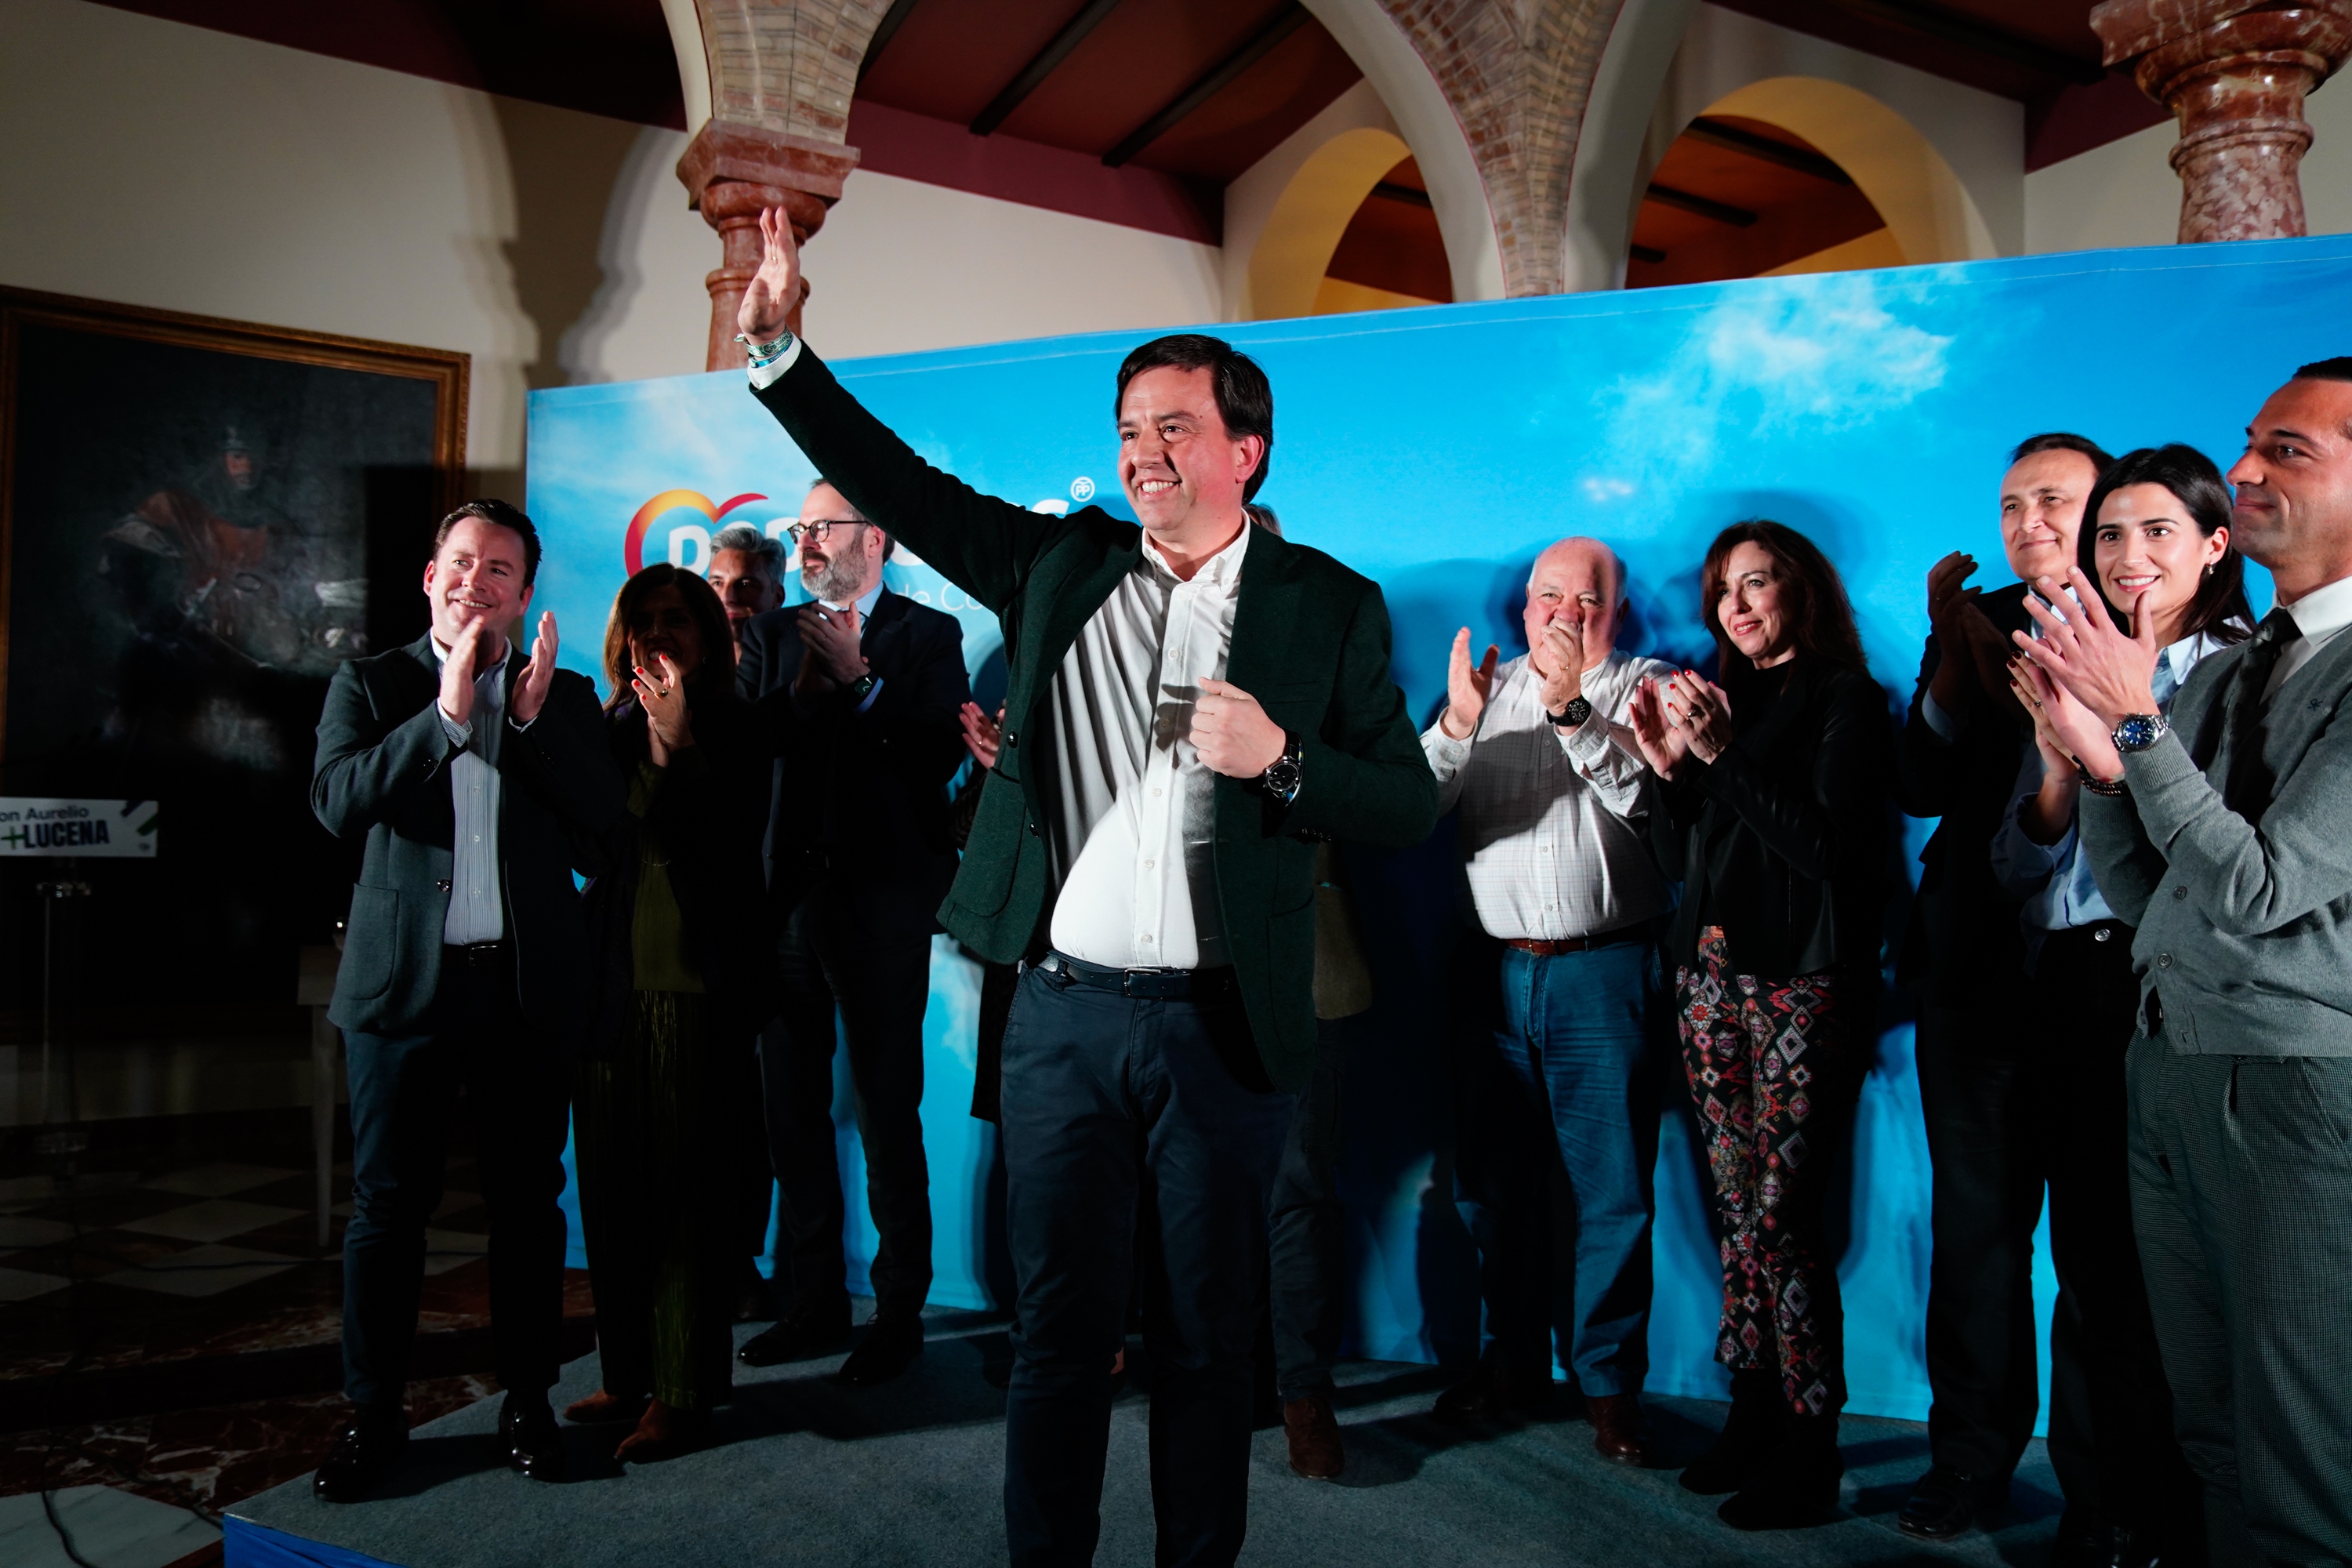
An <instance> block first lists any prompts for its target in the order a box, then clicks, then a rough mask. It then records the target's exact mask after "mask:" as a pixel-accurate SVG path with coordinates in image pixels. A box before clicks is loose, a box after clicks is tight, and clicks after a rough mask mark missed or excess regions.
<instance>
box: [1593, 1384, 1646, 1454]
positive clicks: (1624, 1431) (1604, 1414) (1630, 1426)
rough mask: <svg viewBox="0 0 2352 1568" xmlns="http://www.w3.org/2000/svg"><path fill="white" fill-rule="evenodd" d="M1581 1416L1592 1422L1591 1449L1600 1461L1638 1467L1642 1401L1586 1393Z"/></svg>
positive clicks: (1635, 1397) (1634, 1397)
mask: <svg viewBox="0 0 2352 1568" xmlns="http://www.w3.org/2000/svg"><path fill="white" fill-rule="evenodd" d="M1584 1414H1585V1415H1586V1416H1588V1417H1589V1418H1590V1419H1591V1422H1592V1448H1593V1452H1595V1453H1597V1454H1599V1455H1600V1456H1601V1458H1604V1459H1614V1460H1615V1461H1617V1463H1619V1464H1621V1465H1638V1464H1640V1463H1642V1461H1643V1458H1645V1456H1644V1455H1643V1451H1642V1400H1641V1396H1640V1395H1639V1394H1586V1395H1585V1397H1584Z"/></svg>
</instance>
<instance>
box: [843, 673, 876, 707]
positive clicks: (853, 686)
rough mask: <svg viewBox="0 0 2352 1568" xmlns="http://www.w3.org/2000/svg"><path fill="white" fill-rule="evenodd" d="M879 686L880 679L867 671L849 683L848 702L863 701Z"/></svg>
mask: <svg viewBox="0 0 2352 1568" xmlns="http://www.w3.org/2000/svg"><path fill="white" fill-rule="evenodd" d="M881 684H882V678H881V677H880V676H877V675H876V674H874V673H873V672H872V671H871V670H868V671H867V672H866V674H864V675H861V676H859V677H858V678H857V679H855V680H853V681H851V682H850V683H849V700H850V701H851V702H853V703H857V702H863V701H865V700H866V698H867V697H868V696H869V695H870V694H871V693H872V692H873V690H874V689H875V688H876V687H877V686H879V685H881Z"/></svg>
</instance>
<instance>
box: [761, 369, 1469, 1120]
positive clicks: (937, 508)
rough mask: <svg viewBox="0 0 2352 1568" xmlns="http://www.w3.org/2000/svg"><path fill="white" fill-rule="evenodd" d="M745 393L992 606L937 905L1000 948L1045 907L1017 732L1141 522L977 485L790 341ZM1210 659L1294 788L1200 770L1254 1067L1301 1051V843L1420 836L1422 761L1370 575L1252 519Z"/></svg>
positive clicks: (1302, 1062)
mask: <svg viewBox="0 0 2352 1568" xmlns="http://www.w3.org/2000/svg"><path fill="white" fill-rule="evenodd" d="M757 395H758V396H759V398H760V400H761V402H763V403H764V404H766V405H767V406H768V408H769V410H770V411H771V412H772V413H773V414H774V415H775V416H776V418H777V420H778V421H779V422H780V423H781V424H782V426H784V429H785V431H786V433H787V434H789V435H790V436H791V437H792V438H793V440H794V441H795V442H796V443H798V444H799V446H800V448H801V450H802V451H803V453H805V454H806V455H807V456H808V458H809V459H810V460H811V461H812V462H814V464H815V465H816V467H817V468H818V469H819V470H820V471H822V472H823V473H824V474H825V475H826V476H827V477H828V478H829V479H832V481H833V483H834V484H835V486H836V487H837V488H838V489H840V490H841V492H842V493H843V494H844V495H845V496H846V497H848V498H849V500H850V501H851V502H852V503H853V504H854V505H856V508H857V509H858V510H860V511H862V512H864V513H865V514H866V516H867V517H870V518H873V519H875V520H876V521H879V522H881V523H882V524H883V525H884V526H885V527H887V528H888V529H889V530H890V531H892V532H893V533H895V534H897V535H898V537H899V538H901V539H903V540H905V541H907V542H908V543H909V544H911V545H913V546H914V548H915V549H916V550H917V551H918V552H920V554H921V555H922V557H923V559H924V560H926V561H928V562H929V563H931V565H933V566H934V567H936V568H938V569H939V571H940V573H942V574H944V575H945V576H946V577H947V578H948V580H949V581H950V582H952V583H954V584H957V585H958V586H959V587H961V588H962V589H963V590H964V592H966V593H967V594H970V595H971V596H972V597H973V598H974V599H976V600H978V601H979V602H980V603H981V604H983V605H987V606H988V607H989V608H990V609H992V610H993V611H995V612H996V616H997V618H998V620H999V621H1000V622H1001V623H1002V625H1003V628H1004V647H1005V649H1006V689H1005V695H1004V744H1003V751H1002V752H1000V754H999V756H998V760H997V764H996V771H995V772H994V773H992V774H990V775H989V778H988V781H987V783H986V784H983V785H982V793H981V798H980V807H979V812H978V814H977V816H975V817H974V819H973V822H972V827H971V841H970V843H969V845H968V846H967V847H966V849H965V851H964V858H963V865H962V868H961V869H960V870H959V871H958V873H957V875H956V879H955V886H954V889H953V890H952V891H951V892H950V895H949V898H948V902H947V906H946V907H945V908H944V909H943V910H940V920H941V921H942V922H943V923H944V924H945V925H946V927H947V929H948V930H949V931H952V932H953V933H954V934H955V935H956V936H957V938H958V939H960V940H961V942H963V943H964V945H965V946H967V947H969V948H971V950H972V951H973V952H977V953H979V954H981V955H982V957H983V958H986V959H990V960H992V961H994V962H996V963H1011V962H1013V960H1015V959H1018V958H1020V957H1021V956H1022V955H1023V954H1024V952H1026V951H1027V949H1028V946H1029V943H1030V941H1031V939H1032V937H1033V936H1034V935H1035V934H1036V933H1037V932H1038V931H1040V930H1041V929H1043V922H1044V921H1045V917H1046V913H1047V908H1048V899H1047V889H1046V881H1047V871H1046V864H1045V861H1046V851H1045V838H1044V837H1043V830H1042V828H1041V827H1040V826H1039V825H1040V824H1041V823H1042V822H1043V821H1045V814H1046V812H1047V810H1048V809H1049V807H1048V805H1047V804H1046V800H1047V796H1046V793H1045V787H1044V786H1045V782H1046V781H1045V780H1044V779H1042V778H1041V777H1040V774H1041V773H1043V772H1044V771H1045V769H1048V768H1050V767H1051V766H1052V765H1053V762H1052V758H1051V756H1050V755H1046V754H1033V753H1034V752H1035V751H1036V748H1034V747H1032V746H1029V745H1026V744H1024V742H1027V741H1028V739H1029V737H1030V736H1031V734H1032V730H1033V726H1034V724H1035V723H1036V722H1037V721H1038V709H1039V705H1040V703H1041V701H1042V700H1043V699H1044V698H1045V694H1046V692H1047V691H1048V690H1049V689H1050V688H1051V685H1052V681H1053V678H1054V674H1055V671H1056V670H1057V669H1059V668H1061V664H1062V659H1063V657H1064V656H1065V655H1066V654H1067V653H1068V651H1069V649H1070V647H1071V645H1072V644H1074V643H1075V642H1076V640H1077V637H1078V632H1079V630H1080V628H1081V627H1083V626H1085V625H1086V623H1087V620H1088V619H1089V618H1091V617H1092V616H1093V615H1094V613H1095V612H1096V611H1097V609H1099V608H1100V607H1101V606H1102V605H1103V602H1104V601H1105V600H1107V599H1108V598H1109V597H1110V595H1111V593H1112V591H1113V590H1114V589H1116V588H1117V587H1118V584H1119V581H1120V580H1121V579H1122V578H1124V577H1125V576H1126V575H1127V574H1129V572H1131V571H1133V570H1134V569H1135V567H1136V565H1137V563H1139V561H1140V560H1141V559H1142V553H1143V532H1142V530H1141V529H1139V528H1138V527H1137V526H1136V525H1135V524H1134V523H1132V522H1127V521H1121V520H1119V519H1118V518H1115V517H1113V516H1111V515H1110V514H1109V513H1108V512H1107V511H1105V510H1102V509H1101V508H1100V507H1092V506H1090V507H1087V508H1085V509H1083V510H1079V511H1076V512H1074V513H1072V514H1070V515H1069V516H1067V517H1055V516H1052V515H1050V514H1047V513H1044V512H1035V511H1030V510H1026V509H1025V508H1023V507H1019V506H1016V505H1014V504H1013V503H1012V502H1011V501H1005V500H996V499H993V498H992V497H988V496H983V495H981V494H979V493H978V492H977V491H975V490H973V489H971V488H970V487H969V486H967V485H965V484H963V483H962V482H961V481H960V480H958V479H955V478H953V477H952V476H950V475H947V474H943V473H940V471H939V470H938V469H936V468H932V467H931V466H930V465H929V464H928V463H926V462H924V461H923V460H922V459H921V458H919V457H917V456H916V455H915V454H914V453H913V452H912V451H910V450H908V447H907V446H906V444H905V443H903V442H901V441H900V440H899V439H898V437H896V436H894V435H892V434H891V433H890V432H889V431H888V430H887V429H886V428H884V427H883V426H882V425H881V423H880V422H879V421H877V419H875V418H874V416H872V415H870V414H868V413H867V412H866V410H865V409H864V408H862V407H860V406H859V405H858V404H857V402H856V399H854V398H852V397H851V396H850V395H848V394H847V393H846V392H845V391H843V390H842V388H841V386H840V384H838V383H837V382H835V380H834V378H833V373H832V372H831V371H830V370H828V369H826V368H825V366H824V362H823V361H821V360H819V359H818V358H817V357H816V356H815V355H814V354H813V353H809V351H808V349H807V347H806V346H805V345H803V347H802V349H801V359H800V363H797V364H795V365H793V367H792V368H791V369H790V370H788V371H787V372H785V374H783V375H782V377H781V378H780V379H779V380H778V381H777V382H776V383H775V384H774V385H772V386H770V387H767V388H764V389H762V390H761V391H760V392H759V393H758V394H757ZM1226 677H1227V679H1230V680H1231V681H1232V682H1233V683H1234V685H1236V686H1238V687H1240V688H1241V689H1243V690H1244V691H1247V692H1249V693H1250V694H1251V695H1252V696H1254V697H1255V698H1256V699H1257V700H1258V701H1259V703H1260V704H1262V705H1263V706H1264V707H1265V710H1266V712H1267V713H1268V715H1270V716H1271V717H1272V718H1273V720H1274V721H1275V722H1276V723H1277V724H1280V725H1282V726H1283V727H1284V728H1285V729H1286V730H1288V731H1291V732H1292V733H1294V734H1296V735H1297V736H1298V737H1299V739H1300V742H1301V744H1302V746H1303V748H1304V751H1305V763H1304V781H1303V783H1302V784H1301V787H1300V789H1299V793H1298V795H1297V799H1296V800H1294V801H1293V802H1292V803H1291V805H1289V807H1288V808H1287V809H1284V808H1280V807H1277V806H1276V805H1274V804H1273V803H1272V802H1271V801H1269V800H1268V799H1267V798H1266V797H1265V795H1263V794H1261V793H1260V792H1259V791H1258V790H1257V789H1256V788H1255V787H1254V784H1253V783H1252V782H1251V781H1247V780H1242V779H1230V778H1220V779H1218V780H1217V781H1216V785H1215V795H1214V803H1215V804H1214V814H1215V816H1214V821H1215V832H1216V845H1215V848H1214V851H1213V861H1214V864H1215V867H1216V873H1217V898H1218V904H1219V910H1220V912H1221V913H1222V915H1223V921H1224V928H1225V936H1226V941H1227V942H1228V943H1229V944H1230V946H1231V949H1232V952H1233V955H1234V978H1235V980H1236V981H1237V983H1238V984H1239V986H1240V989H1241V993H1242V998H1243V1002H1244V1005H1245V1007H1246V1008H1247V1010H1248V1016H1249V1023H1250V1027H1251V1031H1252V1033H1253V1034H1254V1036H1255V1039H1256V1044H1257V1049H1258V1054H1259V1056H1260V1058H1261V1059H1262V1060H1263V1062H1264V1063H1265V1070H1266V1073H1267V1075H1268V1077H1269V1078H1270V1079H1272V1080H1273V1082H1274V1083H1275V1084H1276V1086H1277V1087H1279V1088H1284V1089H1288V1088H1293V1087H1296V1086H1297V1085H1298V1084H1300V1083H1302V1082H1304V1081H1305V1080H1306V1079H1307V1076H1308V1074H1309V1073H1310V1072H1311V1071H1312V1070H1313V1068H1314V1065H1315V1039H1316V1036H1315V998H1314V976H1315V850H1316V846H1315V843H1314V842H1312V841H1310V838H1309V837H1308V836H1312V835H1319V836H1324V837H1339V836H1341V835H1345V836H1346V837H1348V838H1349V839H1351V840H1354V841H1356V842H1359V843H1365V844H1374V845H1398V846H1402V845H1411V844H1417V843H1419V842H1420V841H1421V840H1422V839H1423V838H1424V837H1428V835H1429V831H1430V829H1431V828H1432V827H1433V826H1435V824H1436V820H1437V781H1436V780H1435V778H1434V777H1433V775H1432V774H1431V773H1430V771H1429V764H1428V763H1427V762H1426V761H1425V760H1424V759H1423V756H1422V752H1421V741H1420V738H1419V736H1418V735H1417V734H1416V733H1415V732H1414V730H1413V725H1412V716H1411V715H1410V714H1409V713H1408V712H1407V711H1406V710H1405V702H1404V693H1402V691H1400V690H1398V689H1397V686H1396V682H1395V681H1394V680H1393V679H1391V678H1390V675H1389V618H1388V610H1387V607H1386V605H1384V604H1383V603H1382V601H1381V591H1380V589H1379V587H1378V586H1377V585H1376V584H1373V583H1371V582H1370V580H1368V579H1366V578H1364V577H1361V576H1359V575H1358V574H1355V573H1353V572H1350V571H1349V570H1348V569H1347V568H1346V567H1345V566H1342V565H1340V564H1339V563H1338V562H1337V561H1334V560H1332V559H1331V558H1330V557H1329V556H1328V555H1326V554H1324V553H1322V552H1320V551H1317V550H1310V549H1307V548H1306V547H1305V546H1303V545H1297V544H1293V543H1290V542H1287V541H1286V540H1283V539H1281V538H1280V537H1278V536H1276V535H1275V534H1272V533H1265V532H1261V533H1259V534H1257V535H1255V536H1254V537H1253V538H1252V539H1251V540H1250V546H1249V555H1248V558H1247V559H1246V560H1245V561H1244V563H1243V567H1242V581H1241V588H1240V594H1239V599H1238V602H1237V604H1236V605H1235V608H1234V634H1233V646H1232V648H1231V651H1230V653H1229V655H1228V658H1227V659H1226Z"/></svg>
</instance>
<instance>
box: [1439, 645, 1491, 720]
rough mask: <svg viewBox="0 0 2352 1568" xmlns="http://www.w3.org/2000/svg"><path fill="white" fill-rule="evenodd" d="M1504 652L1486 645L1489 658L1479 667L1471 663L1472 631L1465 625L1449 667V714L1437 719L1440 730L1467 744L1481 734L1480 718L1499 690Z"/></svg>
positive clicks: (1447, 692)
mask: <svg viewBox="0 0 2352 1568" xmlns="http://www.w3.org/2000/svg"><path fill="white" fill-rule="evenodd" d="M1502 657H1503V650H1502V649H1500V648H1498V647H1496V646H1495V645H1494V644H1492V643H1488V644H1487V645H1486V658H1483V659H1481V660H1480V661H1479V662H1478V664H1477V665H1476V667H1475V668H1473V667H1472V665H1471V663H1470V628H1469V627H1468V626H1464V627H1463V628H1462V629H1461V630H1460V631H1458V632H1455V633H1454V653H1453V656H1452V657H1451V658H1449V659H1448V660H1447V661H1446V667H1445V711H1444V712H1443V713H1440V714H1439V715H1438V716H1437V727H1438V729H1439V730H1441V731H1444V733H1446V734H1448V735H1451V736H1453V737H1454V739H1455V740H1457V741H1466V740H1468V739H1469V738H1470V737H1471V736H1473V735H1475V734H1476V733H1477V732H1478V719H1479V716H1480V715H1481V714H1483V713H1485V712H1486V699H1487V698H1488V697H1489V696H1490V695H1492V694H1493V692H1494V689H1495V663H1496V660H1497V659H1499V658H1502Z"/></svg>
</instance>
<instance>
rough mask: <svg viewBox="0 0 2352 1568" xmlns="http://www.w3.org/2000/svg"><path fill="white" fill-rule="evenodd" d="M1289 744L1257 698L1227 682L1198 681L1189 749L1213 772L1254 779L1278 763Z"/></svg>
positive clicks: (1233, 777)
mask: <svg viewBox="0 0 2352 1568" xmlns="http://www.w3.org/2000/svg"><path fill="white" fill-rule="evenodd" d="M1289 743H1290V740H1289V737H1288V736H1286V735H1285V734H1284V733H1283V732H1282V726H1281V725H1279V724H1277V723H1276V722H1275V721H1273V720H1271V719H1269V718H1267V717H1266V716H1265V709H1263V708H1261V707H1259V706H1258V702H1257V699H1256V698H1255V697H1252V696H1251V695H1250V694H1249V693H1248V692H1246V691H1244V690H1243V689H1241V688H1240V687H1238V686H1235V685H1234V683H1233V682H1232V681H1230V680H1203V681H1202V682H1201V700H1200V701H1199V702H1197V703H1195V704H1193V707H1192V747H1193V750H1195V751H1197V752H1200V753H1201V762H1202V764H1203V765H1204V766H1206V767H1207V768H1208V770H1209V771H1210V772H1211V773H1223V774H1224V775H1225V777H1227V778H1229V779H1254V778H1255V777H1257V775H1258V774H1260V773H1264V772H1265V770H1266V769H1268V768H1270V767H1272V766H1274V764H1275V763H1276V762H1278V761H1280V760H1281V757H1282V752H1283V748H1284V747H1285V746H1286V745H1288V744H1289Z"/></svg>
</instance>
